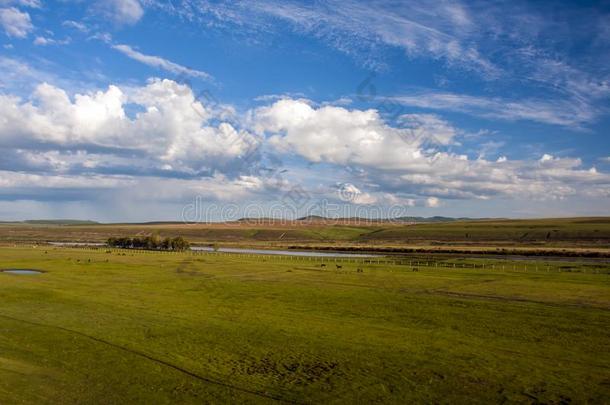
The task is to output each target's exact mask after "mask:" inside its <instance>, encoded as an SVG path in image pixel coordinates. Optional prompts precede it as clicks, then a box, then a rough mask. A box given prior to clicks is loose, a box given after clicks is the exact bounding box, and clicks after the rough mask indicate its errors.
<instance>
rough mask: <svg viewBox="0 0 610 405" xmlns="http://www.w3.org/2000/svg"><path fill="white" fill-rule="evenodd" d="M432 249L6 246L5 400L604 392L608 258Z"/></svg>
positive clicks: (609, 376)
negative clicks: (366, 252)
mask: <svg viewBox="0 0 610 405" xmlns="http://www.w3.org/2000/svg"><path fill="white" fill-rule="evenodd" d="M433 260H434V261H435V262H436V263H437V264H438V265H439V266H436V267H433V266H419V265H416V264H412V265H408V264H407V265H406V264H393V262H386V263H380V264H377V263H374V262H373V263H371V262H362V261H355V260H350V261H347V260H345V261H339V262H335V261H334V260H322V259H318V260H306V259H300V260H296V259H290V258H272V257H268V256H258V257H255V256H245V255H229V254H192V253H167V252H135V251H129V250H106V249H98V250H92V249H74V248H57V247H56V248H53V247H43V246H38V247H36V248H33V247H2V248H0V268H2V269H8V268H20V269H38V270H41V271H43V272H44V273H42V274H40V275H27V276H24V275H14V274H8V273H0V303H1V305H0V403H3V404H4V403H7V404H9V403H26V404H30V403H32V404H34V403H36V404H40V403H66V404H71V403H105V404H123V403H160V404H162V403H231V402H233V403H235V402H240V403H243V402H247V403H354V402H356V403H412V402H414V403H549V404H551V403H556V404H560V403H565V404H567V403H608V402H609V401H610V334H609V333H608V325H610V275H609V272H610V268H609V267H610V266H609V265H608V264H605V263H600V262H588V263H579V262H566V261H561V262H558V261H555V262H551V261H545V260H544V259H539V261H537V262H535V263H537V264H538V265H539V266H537V267H534V268H536V269H537V271H536V270H533V269H532V267H531V266H530V268H529V270H527V271H525V270H523V269H522V267H523V262H510V261H505V260H496V259H475V258H469V259H460V258H455V257H454V258H451V257H449V258H438V257H437V258H435V259H433ZM537 260H538V259H537ZM452 263H459V264H461V265H462V266H461V267H460V266H458V267H456V268H452V267H450V266H449V267H441V266H440V265H441V264H447V265H448V264H452ZM531 263H534V262H531ZM322 264H324V266H322ZM471 265H472V266H475V267H476V268H468V267H469V266H471ZM491 265H494V267H493V269H492V268H490V266H491ZM464 267H466V268H464ZM502 268H503V269H502ZM513 268H516V269H515V270H513Z"/></svg>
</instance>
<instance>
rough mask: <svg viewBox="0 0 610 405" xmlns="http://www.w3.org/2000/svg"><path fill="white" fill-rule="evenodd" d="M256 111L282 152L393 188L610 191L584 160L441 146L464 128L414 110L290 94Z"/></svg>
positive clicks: (605, 178)
mask: <svg viewBox="0 0 610 405" xmlns="http://www.w3.org/2000/svg"><path fill="white" fill-rule="evenodd" d="M254 117H255V118H254V121H255V125H254V127H255V129H256V131H257V132H259V133H265V134H267V136H268V140H269V143H270V144H271V145H272V146H273V147H275V148H276V149H277V150H279V151H281V152H283V153H295V154H297V155H300V156H302V157H303V158H305V159H306V160H308V161H310V162H314V163H331V164H335V165H341V166H347V167H350V166H354V167H357V168H360V169H361V170H362V172H361V176H365V177H367V179H368V181H369V182H371V183H373V184H377V185H378V186H379V187H382V188H383V189H385V190H392V191H393V192H395V193H413V194H416V195H428V196H430V197H436V198H439V197H445V198H468V199H489V198H491V197H496V196H508V197H516V196H521V197H524V196H527V197H528V198H565V197H566V196H569V195H574V194H576V193H577V192H578V191H579V190H593V189H596V190H598V191H599V190H605V191H603V192H602V193H604V192H605V193H608V190H610V175H608V174H607V173H601V172H598V171H597V170H590V169H586V168H583V167H582V166H583V165H582V161H581V160H580V159H573V158H557V157H553V156H551V155H549V154H545V155H543V156H542V157H541V158H540V159H539V160H531V161H528V160H508V159H506V157H500V158H499V159H497V160H496V161H489V160H485V159H483V158H477V159H474V160H473V159H470V158H469V157H468V156H466V155H460V154H454V153H450V152H449V151H447V150H444V149H443V146H444V145H447V144H448V143H450V142H452V141H453V140H454V138H455V137H456V136H457V135H456V134H458V131H456V130H455V129H453V128H452V127H451V126H450V125H449V124H448V123H446V122H444V121H442V120H440V119H438V118H437V117H431V116H428V115H421V116H420V115H409V116H406V117H405V120H406V121H407V122H408V125H407V126H406V127H392V126H389V125H388V124H386V123H385V122H384V121H383V120H382V119H381V118H380V116H379V114H378V112H377V111H375V110H364V111H362V110H356V109H354V110H348V109H345V108H341V107H331V106H324V107H320V108H315V107H313V106H312V104H311V103H308V102H307V101H305V100H291V99H284V100H280V101H277V102H276V103H274V104H272V105H271V106H268V107H262V108H259V109H258V110H256V112H255V114H254ZM355 194H356V195H358V193H355ZM436 201H437V200H434V199H432V200H429V201H428V205H429V206H435V205H437V202H436Z"/></svg>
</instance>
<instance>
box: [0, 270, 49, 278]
mask: <svg viewBox="0 0 610 405" xmlns="http://www.w3.org/2000/svg"><path fill="white" fill-rule="evenodd" d="M0 273H9V274H18V275H20V276H33V275H36V274H42V271H39V270H31V269H6V270H0Z"/></svg>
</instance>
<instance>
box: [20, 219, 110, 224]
mask: <svg viewBox="0 0 610 405" xmlns="http://www.w3.org/2000/svg"><path fill="white" fill-rule="evenodd" d="M21 223H23V224H29V225H98V224H99V222H96V221H87V220H80V219H30V220H27V221H22V222H21Z"/></svg>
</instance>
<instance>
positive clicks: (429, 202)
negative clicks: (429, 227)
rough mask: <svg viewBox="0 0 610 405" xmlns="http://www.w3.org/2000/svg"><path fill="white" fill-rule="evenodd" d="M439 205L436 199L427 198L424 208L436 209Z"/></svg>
mask: <svg viewBox="0 0 610 405" xmlns="http://www.w3.org/2000/svg"><path fill="white" fill-rule="evenodd" d="M440 204H441V202H440V200H439V199H438V198H436V197H428V199H427V200H426V207H430V208H437V207H439V206H440Z"/></svg>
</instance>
